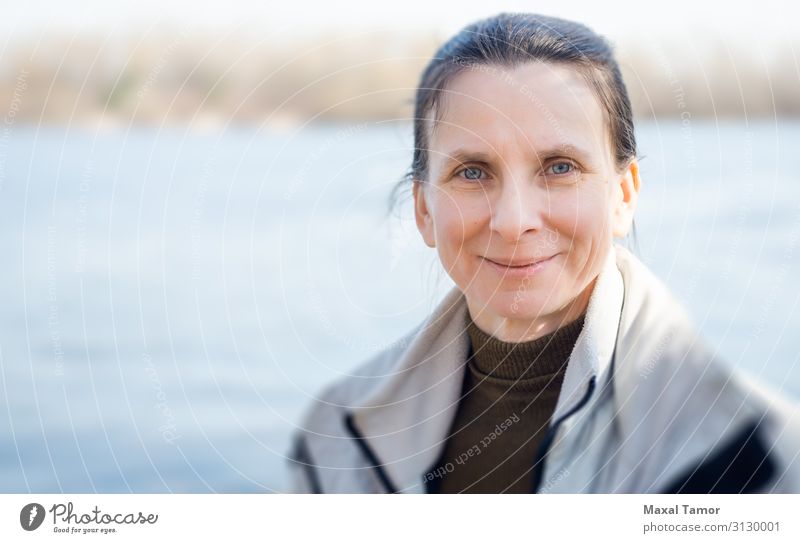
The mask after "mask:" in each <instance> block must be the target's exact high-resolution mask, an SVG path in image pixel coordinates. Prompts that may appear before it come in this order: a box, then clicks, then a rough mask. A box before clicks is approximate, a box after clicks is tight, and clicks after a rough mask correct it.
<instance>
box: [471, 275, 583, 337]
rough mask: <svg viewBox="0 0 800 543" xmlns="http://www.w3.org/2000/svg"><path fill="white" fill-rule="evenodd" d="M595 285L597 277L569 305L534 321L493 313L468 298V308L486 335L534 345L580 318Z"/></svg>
mask: <svg viewBox="0 0 800 543" xmlns="http://www.w3.org/2000/svg"><path fill="white" fill-rule="evenodd" d="M596 282H597V278H596V277H595V278H594V279H593V280H592V282H591V283H589V286H588V287H586V289H584V291H583V292H582V293H581V294H579V295H578V296H576V297H575V298H574V299H573V300H572V301H570V302H569V303H568V304H567V305H565V306H564V307H561V308H559V309H558V310H556V311H554V312H552V313H548V314H546V315H540V316H538V317H536V318H534V319H514V318H509V317H504V316H502V315H498V314H496V313H493V312H492V311H491V310H490V309H489V308H488V306H480V305H474V304H473V303H472V302H471V301H470V300H469V298H468V299H467V308H468V309H469V314H470V316H471V318H472V321H473V322H474V323H475V325H476V326H477V327H478V328H480V329H481V330H482V331H483V332H485V333H487V334H490V335H492V336H494V337H495V338H497V339H499V340H501V341H505V342H509V343H522V342H525V341H533V340H534V339H539V338H540V337H542V336H546V335H547V334H550V333H552V332H555V331H556V330H558V329H559V328H561V327H562V326H564V325H566V324H568V323H570V322H573V321H574V320H575V319H577V318H578V317H580V316H581V315H582V314H583V313H584V312H585V311H586V308H587V307H588V305H589V299H590V298H591V296H592V292H593V291H594V286H595V283H596Z"/></svg>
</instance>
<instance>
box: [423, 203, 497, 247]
mask: <svg viewBox="0 0 800 543" xmlns="http://www.w3.org/2000/svg"><path fill="white" fill-rule="evenodd" d="M474 200H475V199H473V198H457V197H455V196H453V195H450V194H447V193H442V194H441V196H440V197H439V198H438V199H437V202H436V209H435V213H434V224H435V230H436V238H437V243H440V244H441V248H442V249H443V250H445V251H446V252H447V253H452V254H453V257H455V255H458V254H459V253H461V255H462V256H464V255H465V253H466V249H467V248H468V247H469V241H470V240H471V239H473V238H474V237H475V236H477V235H478V234H479V233H480V230H481V225H482V224H483V223H484V222H485V221H484V214H485V209H484V208H485V205H483V204H482V203H481V202H478V201H474Z"/></svg>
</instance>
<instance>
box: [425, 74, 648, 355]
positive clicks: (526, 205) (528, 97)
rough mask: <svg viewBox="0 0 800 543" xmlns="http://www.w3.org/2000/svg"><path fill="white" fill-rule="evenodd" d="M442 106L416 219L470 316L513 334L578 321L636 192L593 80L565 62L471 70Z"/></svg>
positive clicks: (523, 335) (534, 333) (632, 170)
mask: <svg viewBox="0 0 800 543" xmlns="http://www.w3.org/2000/svg"><path fill="white" fill-rule="evenodd" d="M439 111H440V117H439V118H440V120H439V121H438V122H437V126H436V128H435V130H433V132H432V133H431V129H430V126H431V125H430V124H429V142H430V145H429V149H428V157H429V170H428V171H429V176H428V179H426V180H423V181H424V182H422V183H415V184H414V200H415V212H416V220H417V226H418V227H419V230H420V232H421V233H422V235H423V238H424V239H425V242H426V243H427V244H428V245H429V246H431V247H436V249H437V251H438V254H439V258H440V259H441V262H442V264H443V265H444V267H445V269H446V270H447V273H448V274H449V275H450V277H451V278H452V279H453V281H454V282H455V283H456V285H457V286H458V287H459V288H460V289H461V290H462V292H464V294H465V296H466V299H467V304H468V306H469V309H470V314H471V315H472V318H473V319H474V320H475V322H476V324H477V325H478V326H479V327H481V328H482V329H483V330H484V331H486V332H489V333H492V334H494V335H496V336H498V337H499V338H500V339H504V340H506V341H524V340H528V339H533V338H536V337H540V336H542V335H545V334H547V333H549V332H551V331H553V330H555V329H556V328H558V327H559V326H561V325H563V324H565V323H566V322H569V321H571V320H573V319H574V318H577V317H578V316H579V315H580V314H581V313H582V312H583V311H584V310H585V309H586V305H587V303H588V300H589V296H590V295H591V292H592V288H593V286H594V279H595V278H596V276H597V275H598V273H599V271H600V269H601V267H602V264H603V261H604V258H605V256H606V255H607V253H608V251H609V250H611V248H612V240H613V238H614V237H624V236H625V234H626V233H627V231H628V228H629V227H630V224H631V220H632V217H633V211H634V209H635V205H636V196H637V192H638V189H639V178H638V166H637V164H636V161H635V160H634V161H632V162H631V165H630V166H629V167H627V168H626V169H625V170H624V171H622V172H618V171H617V170H616V169H615V165H614V160H613V151H612V146H611V142H610V141H609V131H608V126H607V124H606V122H605V119H604V115H603V109H602V106H601V104H600V102H599V101H598V98H597V96H596V95H595V93H594V92H593V90H592V88H591V87H590V86H589V84H588V83H587V82H586V80H585V79H584V78H583V77H582V76H581V74H580V73H578V72H577V71H575V70H574V69H573V68H570V67H568V66H563V65H556V64H550V63H542V62H531V63H528V64H525V65H523V66H520V67H518V68H514V69H503V68H500V67H493V66H475V67H472V68H468V69H466V70H465V71H463V72H461V73H460V74H459V75H458V76H456V78H454V79H453V81H452V82H451V84H450V85H449V86H448V87H447V89H446V90H445V91H444V94H443V100H442V102H441V105H440V106H439Z"/></svg>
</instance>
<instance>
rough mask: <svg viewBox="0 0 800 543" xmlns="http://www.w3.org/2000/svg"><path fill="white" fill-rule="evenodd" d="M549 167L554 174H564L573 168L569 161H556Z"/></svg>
mask: <svg viewBox="0 0 800 543" xmlns="http://www.w3.org/2000/svg"><path fill="white" fill-rule="evenodd" d="M550 169H551V171H552V172H553V173H554V174H556V175H564V174H565V173H570V172H571V171H572V170H573V169H574V168H573V166H572V164H570V163H569V162H556V163H555V164H553V165H552V166H551V167H550Z"/></svg>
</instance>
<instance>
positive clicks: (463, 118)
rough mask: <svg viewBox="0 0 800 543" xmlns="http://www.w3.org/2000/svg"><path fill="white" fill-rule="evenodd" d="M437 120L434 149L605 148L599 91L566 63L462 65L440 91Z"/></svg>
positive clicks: (433, 135) (595, 150)
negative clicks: (514, 66) (461, 69)
mask: <svg viewBox="0 0 800 543" xmlns="http://www.w3.org/2000/svg"><path fill="white" fill-rule="evenodd" d="M437 119H438V120H437V122H436V127H435V129H434V130H433V131H432V134H431V140H430V147H431V148H432V149H435V150H437V151H441V150H444V149H447V148H448V147H450V146H452V145H453V144H456V143H457V144H459V145H464V144H467V145H474V146H476V147H483V148H486V147H492V148H494V149H495V150H496V151H497V152H500V153H503V152H506V151H510V150H511V149H512V148H513V147H514V146H516V147H517V148H525V149H530V148H533V150H536V149H544V148H554V147H560V146H573V147H578V148H583V149H590V150H592V152H596V153H606V152H607V151H608V149H607V145H608V143H609V142H608V138H607V130H606V126H605V116H604V114H603V109H602V106H601V105H600V102H599V100H598V98H597V95H596V94H595V92H594V91H593V89H592V88H591V87H590V85H589V83H588V82H587V80H586V79H585V77H584V76H583V75H582V74H581V73H580V72H578V71H577V70H576V69H575V68H573V67H569V66H564V65H558V64H553V63H543V62H530V63H526V64H524V65H521V66H519V67H516V68H502V67H500V66H474V67H469V68H466V69H465V70H464V71H462V72H461V73H459V74H458V75H457V76H456V77H455V78H454V79H453V80H452V81H451V82H450V84H449V85H448V86H447V88H446V89H445V90H444V91H443V94H442V99H441V101H440V105H439V107H438V108H437ZM434 154H436V153H434Z"/></svg>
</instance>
